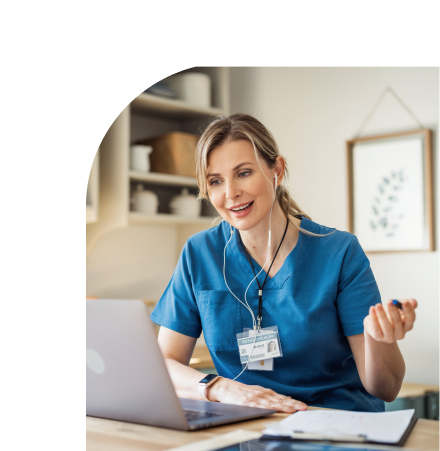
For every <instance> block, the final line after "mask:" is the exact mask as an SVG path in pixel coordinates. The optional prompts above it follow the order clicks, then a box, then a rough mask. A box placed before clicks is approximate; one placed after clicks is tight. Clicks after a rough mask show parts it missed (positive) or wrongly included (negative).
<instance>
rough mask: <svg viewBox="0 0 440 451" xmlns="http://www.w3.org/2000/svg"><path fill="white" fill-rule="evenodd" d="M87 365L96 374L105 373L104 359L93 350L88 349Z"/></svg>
mask: <svg viewBox="0 0 440 451" xmlns="http://www.w3.org/2000/svg"><path fill="white" fill-rule="evenodd" d="M86 364H87V366H88V367H89V369H90V370H91V371H93V372H94V373H96V374H102V373H103V372H104V371H105V363H104V359H103V358H102V357H101V356H100V355H99V354H98V353H97V352H96V351H95V350H94V349H92V348H89V349H86Z"/></svg>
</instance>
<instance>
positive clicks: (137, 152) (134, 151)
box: [130, 144, 153, 172]
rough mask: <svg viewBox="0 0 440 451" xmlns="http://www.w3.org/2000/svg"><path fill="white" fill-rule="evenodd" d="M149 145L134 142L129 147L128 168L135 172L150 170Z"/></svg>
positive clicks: (150, 150)
mask: <svg viewBox="0 0 440 451" xmlns="http://www.w3.org/2000/svg"><path fill="white" fill-rule="evenodd" d="M152 151H153V148H152V147H151V146H143V145H141V144H135V145H133V146H131V148H130V168H131V169H132V170H133V171H137V172H150V157H149V155H150V153H151V152H152Z"/></svg>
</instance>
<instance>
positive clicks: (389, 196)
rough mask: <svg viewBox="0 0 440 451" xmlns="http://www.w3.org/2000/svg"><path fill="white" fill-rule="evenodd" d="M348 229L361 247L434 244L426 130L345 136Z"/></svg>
mask: <svg viewBox="0 0 440 451" xmlns="http://www.w3.org/2000/svg"><path fill="white" fill-rule="evenodd" d="M346 150H347V169H348V218H349V227H348V229H349V232H350V233H352V234H354V235H356V236H357V238H358V240H359V242H360V244H361V246H362V248H363V249H364V251H365V252H411V251H433V250H434V224H433V222H434V212H433V176H432V132H431V130H429V129H419V130H415V131H408V132H403V133H392V134H387V135H378V136H369V137H365V138H356V139H352V140H349V141H347V142H346Z"/></svg>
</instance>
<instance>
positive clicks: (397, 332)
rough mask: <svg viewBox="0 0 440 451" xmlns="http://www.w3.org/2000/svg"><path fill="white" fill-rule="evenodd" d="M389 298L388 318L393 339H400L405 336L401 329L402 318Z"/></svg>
mask: <svg viewBox="0 0 440 451" xmlns="http://www.w3.org/2000/svg"><path fill="white" fill-rule="evenodd" d="M392 302H393V301H392V300H390V301H388V303H387V308H388V318H390V319H391V321H390V322H391V323H392V325H393V330H394V339H395V340H401V339H402V338H403V337H404V336H405V331H404V330H403V319H402V316H401V314H400V312H399V310H400V309H398V308H397V307H396V306H395V305H393V303H392Z"/></svg>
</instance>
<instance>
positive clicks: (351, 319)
mask: <svg viewBox="0 0 440 451" xmlns="http://www.w3.org/2000/svg"><path fill="white" fill-rule="evenodd" d="M379 302H381V298H380V293H379V288H378V286H377V283H376V280H375V279H374V276H373V272H372V271H371V267H370V261H369V260H368V258H367V256H366V255H365V252H364V250H363V249H362V247H361V245H360V244H359V241H358V239H357V238H356V237H355V236H353V239H352V241H351V243H350V245H349V246H348V248H347V251H346V253H345V256H344V258H343V261H342V265H341V271H340V274H339V280H338V296H337V299H336V306H337V309H338V315H339V319H340V321H341V325H342V330H343V331H344V335H346V336H349V335H356V334H361V333H363V332H364V318H365V317H366V316H367V315H368V311H369V308H370V306H372V305H376V304H377V303H379Z"/></svg>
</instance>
